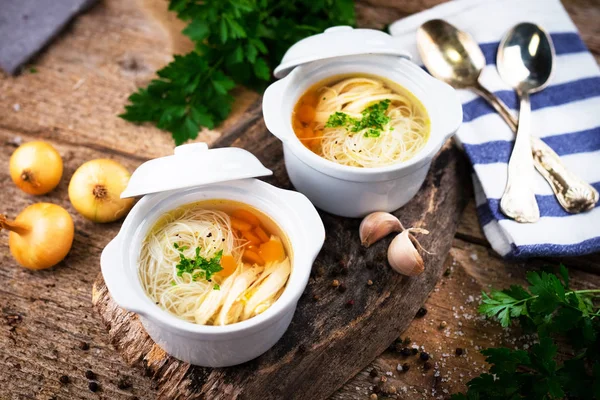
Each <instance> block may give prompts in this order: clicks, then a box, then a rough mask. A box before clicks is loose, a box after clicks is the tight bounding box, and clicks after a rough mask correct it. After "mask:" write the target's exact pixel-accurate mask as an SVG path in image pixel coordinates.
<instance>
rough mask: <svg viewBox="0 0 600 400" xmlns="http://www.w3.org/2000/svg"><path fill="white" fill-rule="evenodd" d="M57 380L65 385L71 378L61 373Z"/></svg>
mask: <svg viewBox="0 0 600 400" xmlns="http://www.w3.org/2000/svg"><path fill="white" fill-rule="evenodd" d="M58 380H59V381H60V383H62V384H63V385H66V384H67V383H69V382H70V381H71V380H70V379H69V377H68V376H66V375H63V376H61V377H60V378H58Z"/></svg>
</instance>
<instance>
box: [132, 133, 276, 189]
mask: <svg viewBox="0 0 600 400" xmlns="http://www.w3.org/2000/svg"><path fill="white" fill-rule="evenodd" d="M272 174H273V171H271V170H270V169H267V168H265V166H264V165H262V163H261V162H260V161H259V160H258V158H256V156H254V155H253V154H252V153H250V152H249V151H246V150H244V149H240V148H237V147H223V148H218V149H211V150H209V149H208V145H207V144H206V143H191V144H184V145H182V146H178V147H176V148H175V151H174V154H173V155H172V156H166V157H160V158H155V159H153V160H150V161H146V162H145V163H143V164H142V165H140V166H139V167H138V168H137V169H136V170H135V171H134V172H133V174H132V175H131V178H130V179H129V184H128V185H127V188H125V190H124V191H123V193H121V198H123V199H124V198H127V197H135V196H142V195H145V194H150V193H158V192H165V191H168V190H176V189H184V188H189V187H195V186H201V185H207V184H211V183H219V182H227V181H233V180H237V179H246V178H255V177H258V176H267V175H272Z"/></svg>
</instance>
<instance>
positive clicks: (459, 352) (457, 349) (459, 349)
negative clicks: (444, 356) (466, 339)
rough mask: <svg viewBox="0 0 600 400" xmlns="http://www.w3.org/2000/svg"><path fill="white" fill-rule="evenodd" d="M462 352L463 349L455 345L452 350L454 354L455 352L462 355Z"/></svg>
mask: <svg viewBox="0 0 600 400" xmlns="http://www.w3.org/2000/svg"><path fill="white" fill-rule="evenodd" d="M463 353H464V350H463V349H462V348H460V347H457V348H456V350H454V354H456V355H457V356H462V355H463Z"/></svg>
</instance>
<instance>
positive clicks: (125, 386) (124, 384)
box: [117, 377, 132, 390]
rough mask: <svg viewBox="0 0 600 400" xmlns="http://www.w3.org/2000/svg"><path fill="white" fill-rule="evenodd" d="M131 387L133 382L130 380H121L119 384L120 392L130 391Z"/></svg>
mask: <svg viewBox="0 0 600 400" xmlns="http://www.w3.org/2000/svg"><path fill="white" fill-rule="evenodd" d="M131 386H132V385H131V382H129V380H127V378H125V377H123V378H121V379H119V382H117V387H118V388H119V389H120V390H126V389H129V388H130V387H131Z"/></svg>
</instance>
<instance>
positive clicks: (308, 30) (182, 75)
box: [120, 0, 355, 145]
mask: <svg viewBox="0 0 600 400" xmlns="http://www.w3.org/2000/svg"><path fill="white" fill-rule="evenodd" d="M169 10H171V11H174V12H176V13H177V16H178V17H179V18H180V19H182V20H184V21H186V22H187V23H188V25H187V27H186V28H185V29H184V30H183V33H184V34H185V35H186V36H188V37H189V38H190V39H191V40H192V41H193V42H194V44H195V49H194V51H193V52H191V53H189V54H186V55H182V56H175V57H174V60H173V61H172V62H171V63H170V64H168V65H167V66H166V67H164V68H163V69H161V70H160V71H158V72H157V75H158V78H157V79H154V80H152V81H151V82H150V84H149V85H148V86H147V87H145V88H140V89H139V90H138V91H137V92H136V93H134V94H132V95H131V96H130V97H129V101H130V104H128V105H127V106H125V112H124V113H123V114H121V115H120V117H121V118H123V119H125V120H127V121H130V122H135V123H143V122H151V123H154V124H155V125H156V126H157V127H159V128H160V129H164V130H167V131H169V132H171V133H172V135H173V139H174V140H175V143H176V144H178V145H179V144H182V143H184V142H185V141H187V140H189V139H194V138H196V137H197V136H198V131H199V130H200V129H201V128H202V127H206V128H209V129H212V128H214V127H215V126H216V125H218V124H219V123H220V122H222V121H223V120H224V119H225V118H227V116H228V115H229V113H230V111H231V105H232V103H233V100H234V98H233V96H232V95H231V90H232V89H233V87H234V86H235V85H236V84H241V85H245V86H248V87H250V88H254V89H258V90H261V89H263V88H264V87H265V86H266V84H267V83H268V81H269V80H270V78H271V71H272V70H273V68H274V67H275V66H276V65H277V64H278V63H279V61H280V60H281V58H282V57H283V54H284V52H285V51H286V50H287V49H288V48H289V47H290V46H291V45H292V44H294V43H295V42H297V41H298V40H300V39H302V38H304V37H306V36H309V35H313V34H316V33H319V32H322V31H323V30H324V29H325V28H327V27H329V26H333V25H354V22H355V19H354V2H353V0H289V1H279V0H219V1H202V0H170V2H169Z"/></svg>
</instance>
